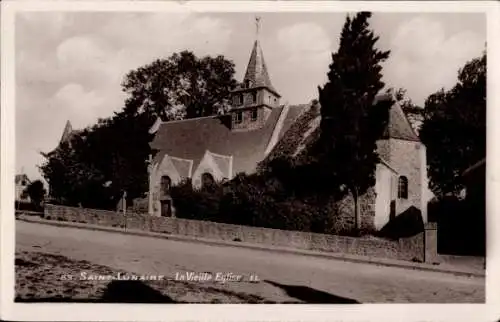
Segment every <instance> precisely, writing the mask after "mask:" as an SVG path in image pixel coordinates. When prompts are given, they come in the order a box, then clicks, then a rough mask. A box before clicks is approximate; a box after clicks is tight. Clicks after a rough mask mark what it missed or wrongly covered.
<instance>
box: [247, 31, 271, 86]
mask: <svg viewBox="0 0 500 322" xmlns="http://www.w3.org/2000/svg"><path fill="white" fill-rule="evenodd" d="M247 80H249V81H250V82H251V84H252V85H251V87H267V88H268V89H270V90H271V91H272V92H274V93H275V94H278V92H277V91H276V89H275V88H274V86H273V85H272V84H271V79H270V78H269V73H268V71H267V65H266V62H265V60H264V54H263V53H262V48H261V47H260V42H259V41H258V40H256V41H255V43H254V44H253V49H252V53H251V54H250V60H249V61H248V66H247V71H246V73H245V77H244V78H243V83H245V82H246V81H247Z"/></svg>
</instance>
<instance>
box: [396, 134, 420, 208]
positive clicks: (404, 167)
mask: <svg viewBox="0 0 500 322" xmlns="http://www.w3.org/2000/svg"><path fill="white" fill-rule="evenodd" d="M389 141H390V147H391V148H390V160H388V161H389V163H390V164H391V166H392V167H394V169H395V170H396V171H397V172H398V174H399V175H400V176H401V175H404V176H406V177H407V178H408V199H396V214H400V213H402V212H404V211H405V210H406V209H408V208H409V207H411V206H414V207H415V208H417V209H421V207H422V199H421V198H422V176H421V171H422V167H421V155H420V149H421V147H422V144H421V143H419V142H412V141H404V140H397V139H390V140H389ZM396 191H397V190H396Z"/></svg>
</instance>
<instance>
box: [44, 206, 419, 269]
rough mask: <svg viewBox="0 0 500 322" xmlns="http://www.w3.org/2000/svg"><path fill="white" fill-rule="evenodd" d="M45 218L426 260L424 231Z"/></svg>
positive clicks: (49, 214) (64, 212)
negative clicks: (388, 234) (358, 232)
mask: <svg viewBox="0 0 500 322" xmlns="http://www.w3.org/2000/svg"><path fill="white" fill-rule="evenodd" d="M44 217H45V218H46V219H53V220H62V221H70V222H71V221H72V222H80V223H83V222H84V223H89V224H97V225H102V226H112V227H122V228H127V229H140V230H145V231H151V232H158V233H167V234H174V235H183V236H190V237H201V238H210V239H215V240H223V241H241V242H247V243H255V244H264V245H273V246H283V247H292V248H297V249H305V250H318V251H326V252H332V253H342V254H352V255H363V256H370V257H381V258H389V259H399V260H408V261H412V260H417V261H424V260H425V254H426V251H425V233H420V234H418V235H415V236H413V237H410V238H405V239H399V240H397V241H392V240H386V239H382V238H376V237H371V236H370V237H360V238H355V237H346V236H337V235H327V234H317V233H308V232H299V231H286V230H278V229H270V228H261V227H249V226H239V225H230V224H222V223H215V222H209V221H199V220H188V219H180V218H170V217H153V216H148V215H139V214H134V213H127V214H126V216H124V215H123V214H120V213H116V212H112V211H103V210H96V209H84V208H74V207H65V206H58V205H57V206H56V205H45V212H44Z"/></svg>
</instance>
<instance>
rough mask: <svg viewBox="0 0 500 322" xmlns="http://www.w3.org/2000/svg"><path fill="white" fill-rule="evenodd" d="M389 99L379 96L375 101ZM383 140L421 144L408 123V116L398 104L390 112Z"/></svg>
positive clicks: (385, 96)
mask: <svg viewBox="0 0 500 322" xmlns="http://www.w3.org/2000/svg"><path fill="white" fill-rule="evenodd" d="M388 98H389V97H388V95H379V96H377V98H376V99H375V103H376V102H377V101H380V100H384V99H388ZM382 138H385V139H387V138H391V139H400V140H406V141H415V142H420V139H419V137H418V135H417V134H416V133H415V131H414V130H413V127H412V126H411V124H410V121H408V118H407V117H406V114H405V113H404V111H403V109H402V108H401V105H399V104H398V103H394V104H393V105H392V106H391V109H390V110H389V123H388V125H387V127H386V129H385V131H384V134H383V136H382Z"/></svg>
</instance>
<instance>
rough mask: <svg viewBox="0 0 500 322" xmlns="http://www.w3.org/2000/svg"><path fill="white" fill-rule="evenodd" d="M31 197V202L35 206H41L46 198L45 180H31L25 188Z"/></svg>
mask: <svg viewBox="0 0 500 322" xmlns="http://www.w3.org/2000/svg"><path fill="white" fill-rule="evenodd" d="M24 193H26V194H27V195H28V196H29V197H30V200H31V202H32V203H33V205H34V206H35V207H37V208H38V207H40V206H41V204H42V202H43V199H44V198H45V194H46V190H45V188H44V187H43V182H42V181H40V180H35V181H33V182H31V183H30V184H29V185H28V186H27V187H26V189H25V190H24Z"/></svg>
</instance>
